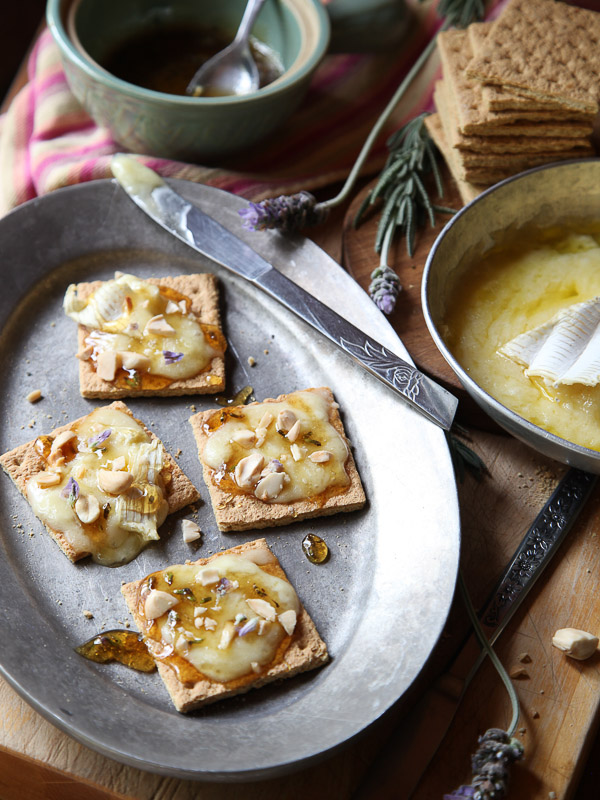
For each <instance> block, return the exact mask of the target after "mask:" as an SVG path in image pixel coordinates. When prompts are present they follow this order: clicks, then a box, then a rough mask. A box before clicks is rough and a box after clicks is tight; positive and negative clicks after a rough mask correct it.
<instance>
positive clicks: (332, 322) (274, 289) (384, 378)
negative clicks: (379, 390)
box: [253, 270, 458, 430]
mask: <svg viewBox="0 0 600 800" xmlns="http://www.w3.org/2000/svg"><path fill="white" fill-rule="evenodd" d="M253 282H254V283H256V284H257V285H258V286H260V287H261V288H262V289H263V290H264V291H265V292H267V294H270V295H271V296H272V297H274V298H275V299H276V300H278V301H279V302H280V303H282V304H283V305H284V306H286V308H289V309H290V311H293V312H294V313H295V314H296V315H297V316H299V317H300V319H302V320H304V322H307V323H308V324H309V325H312V327H313V328H315V329H316V330H317V331H319V332H320V333H322V334H323V335H324V336H326V337H327V338H328V339H329V341H331V342H333V344H335V345H337V347H339V348H340V350H343V351H344V352H345V353H347V354H348V355H349V356H351V357H352V358H353V359H354V360H355V361H357V362H358V363H359V364H360V365H361V366H362V367H363V368H364V369H366V370H367V371H368V372H370V373H371V374H372V375H374V376H375V377H376V378H378V379H379V380H380V381H381V382H382V383H385V384H386V386H389V388H390V389H393V390H394V391H395V392H396V393H397V394H399V395H400V396H401V397H402V398H403V399H404V400H406V401H407V402H408V403H410V404H411V405H412V406H413V407H414V408H416V409H417V410H418V411H420V412H421V413H422V414H423V415H424V416H426V417H427V418H428V419H430V420H431V421H432V422H435V423H436V424H437V425H439V426H440V427H441V428H443V429H444V430H450V427H451V425H452V421H453V419H454V414H455V413H456V406H457V404H458V400H457V399H456V397H454V395H452V394H450V392H447V391H446V389H444V388H442V387H441V386H440V385H439V384H437V383H435V381H432V380H431V378H428V377H427V375H424V374H423V373H422V372H420V371H419V370H418V369H416V368H415V367H413V366H412V365H411V364H408V363H407V362H406V361H403V360H402V359H401V358H398V356H396V355H395V354H394V353H392V352H391V351H390V350H388V349H387V348H386V347H384V346H383V345H382V344H380V343H379V342H377V341H376V340H375V339H372V338H371V337H370V336H367V334H366V333H364V332H363V331H361V330H359V328H356V327H355V326H354V325H352V323H350V322H348V321H347V320H345V319H344V318H343V317H340V315H339V314H337V313H336V312H335V311H333V310H332V309H331V308H329V307H328V306H326V305H324V304H323V303H321V302H320V301H319V300H317V298H316V297H313V296H312V295H311V294H309V293H308V292H306V291H304V289H302V288H301V287H300V286H298V284H296V283H294V282H293V281H291V280H289V278H287V277H286V276H285V275H283V274H282V273H281V272H277V270H270V271H269V272H267V273H265V274H264V275H260V276H257V277H256V278H255V279H254V280H253Z"/></svg>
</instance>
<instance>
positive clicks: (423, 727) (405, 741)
mask: <svg viewBox="0 0 600 800" xmlns="http://www.w3.org/2000/svg"><path fill="white" fill-rule="evenodd" d="M597 481H598V476H597V475H592V474H591V473H589V472H584V471H583V470H579V469H570V470H569V471H568V472H567V473H566V474H565V475H564V476H563V478H562V479H561V481H560V482H559V484H558V486H557V487H556V489H555V490H554V492H553V493H552V495H551V497H550V498H549V500H548V501H547V502H546V503H545V504H544V507H543V508H542V510H541V511H540V512H539V514H538V515H537V517H536V518H535V520H534V522H533V523H532V525H531V526H530V527H529V529H528V530H527V532H526V534H525V536H524V537H523V539H522V540H521V543H520V544H519V546H518V547H517V549H516V551H515V553H514V554H513V556H512V557H511V558H510V560H509V561H508V564H507V566H506V568H505V570H504V573H503V575H502V577H501V578H500V580H499V581H498V583H497V584H496V587H495V589H494V590H493V591H492V593H491V595H490V598H489V600H488V602H487V603H486V604H485V605H484V607H483V610H482V611H481V612H480V614H479V617H480V621H481V626H482V628H483V630H484V632H485V634H486V636H487V637H488V641H489V642H490V644H493V643H494V642H495V641H496V640H497V639H498V637H499V636H500V635H501V633H502V632H503V631H504V629H505V628H506V626H507V625H508V623H509V622H510V620H511V619H512V618H513V616H514V615H515V613H516V612H517V610H518V609H519V608H520V606H521V605H522V603H523V602H524V600H525V598H526V597H527V595H528V593H529V592H530V591H531V589H532V587H533V586H534V585H535V583H536V581H537V580H538V579H539V578H540V576H541V574H542V573H543V571H544V569H545V568H546V567H547V566H548V564H549V563H550V561H551V560H552V558H553V557H554V555H555V553H556V552H557V550H558V548H559V547H560V545H561V544H562V542H563V541H564V539H565V537H566V536H567V534H568V533H569V531H570V530H571V528H572V527H573V524H574V523H575V521H576V519H577V517H578V516H579V513H580V512H581V510H582V509H583V507H584V506H585V504H586V502H587V500H588V498H589V496H590V495H591V493H592V490H593V488H594V486H595V485H596V483H597ZM485 658H486V654H485V652H483V651H482V650H481V649H480V647H479V644H478V642H477V641H476V639H475V637H474V636H472V637H471V638H470V639H469V640H468V641H467V644H466V645H465V646H464V647H462V648H461V650H460V652H459V654H458V656H456V657H455V659H454V661H453V662H452V664H451V665H450V667H448V668H447V669H446V670H445V671H444V673H443V674H442V675H441V676H440V677H439V678H438V679H437V680H436V682H435V683H434V685H433V686H432V687H431V688H430V689H428V690H427V691H426V692H425V693H424V694H423V696H422V697H421V699H420V700H419V701H418V702H417V703H416V704H415V706H414V708H413V709H412V710H411V711H410V712H409V714H408V715H406V716H403V717H402V722H401V726H400V727H398V728H397V729H396V730H395V731H394V732H393V733H392V735H391V737H390V738H389V740H388V741H387V742H386V744H385V746H384V747H383V749H382V750H381V751H380V753H379V754H378V755H377V756H376V758H375V760H374V761H373V762H372V763H371V764H370V765H369V768H368V771H367V772H366V774H365V776H364V777H363V780H362V781H361V783H360V785H359V787H358V788H357V790H356V792H355V793H354V794H353V795H352V800H375V798H376V799H377V800H397V798H400V797H401V798H405V799H406V800H408V799H409V798H410V797H411V796H412V794H413V792H414V791H415V789H416V788H417V785H418V783H419V781H420V779H421V777H422V775H423V774H424V772H425V770H426V769H427V766H428V765H429V763H430V762H431V760H432V759H433V757H434V755H435V753H436V752H437V750H438V748H439V746H440V744H441V743H442V741H443V739H444V737H445V735H446V733H447V731H448V729H449V727H450V724H451V722H452V720H453V719H454V715H455V713H456V711H457V709H458V707H459V705H460V702H461V700H462V698H463V696H464V694H465V692H466V690H467V687H468V686H469V683H470V682H471V680H472V679H473V677H474V676H475V674H476V672H477V670H478V669H479V667H480V666H481V664H482V663H483V662H484V661H485Z"/></svg>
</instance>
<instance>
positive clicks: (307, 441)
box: [202, 390, 350, 503]
mask: <svg viewBox="0 0 600 800" xmlns="http://www.w3.org/2000/svg"><path fill="white" fill-rule="evenodd" d="M284 410H291V411H292V412H293V413H294V414H295V416H296V417H297V419H299V420H300V424H301V433H300V435H299V437H298V439H297V440H296V442H295V443H291V442H290V441H289V440H288V439H287V437H286V436H282V435H281V433H278V432H277V416H278V414H279V412H280V411H284ZM265 412H268V413H270V414H272V415H273V421H272V422H271V424H270V425H269V427H268V428H267V435H266V438H265V441H264V443H263V444H262V445H261V446H260V447H258V446H254V447H251V448H249V449H246V448H244V447H242V446H240V445H239V444H237V443H236V442H235V441H234V439H233V438H232V437H233V436H234V434H235V433H236V432H239V431H256V429H257V428H258V426H259V423H260V422H261V420H262V418H263V416H264V414H265ZM219 415H221V416H222V417H223V419H224V422H223V423H222V424H219V425H218V427H217V428H216V429H215V430H213V431H210V432H209V438H208V442H207V444H206V448H205V450H204V453H203V455H202V458H203V461H204V462H205V463H206V464H208V466H209V467H211V469H213V470H214V471H215V480H216V481H217V482H219V483H221V488H223V489H224V490H226V491H227V490H228V489H233V490H234V491H235V490H237V491H238V492H239V491H241V490H240V489H239V487H238V486H237V484H235V481H234V479H233V477H232V472H233V470H234V469H235V467H236V465H237V464H238V462H239V461H240V460H241V459H242V458H245V457H246V456H249V455H251V454H252V453H260V454H261V455H262V456H264V463H265V466H266V465H267V464H268V463H269V462H270V461H271V460H273V459H275V460H277V461H279V462H280V463H281V464H282V466H283V469H284V471H285V473H286V475H288V476H289V478H290V480H289V481H288V482H286V483H285V484H284V486H283V489H282V491H281V492H280V494H278V495H277V497H276V498H274V499H273V500H271V501H270V502H275V503H290V502H293V501H295V500H302V499H306V498H312V497H316V496H317V495H321V494H323V493H324V492H326V491H327V490H331V489H333V488H335V487H342V488H343V487H345V486H348V484H349V483H350V479H349V477H348V474H347V473H346V470H345V468H344V465H345V463H346V459H347V458H348V448H347V446H346V443H345V442H344V440H343V439H342V437H341V436H340V434H339V433H338V432H337V431H336V429H335V428H334V427H333V425H331V423H330V422H329V402H328V399H327V398H326V397H324V396H323V395H322V394H321V393H320V392H319V391H317V390H315V391H301V392H295V393H293V394H290V395H288V398H287V400H285V402H282V403H259V404H257V405H251V406H243V407H238V408H235V409H232V410H231V411H225V412H215V418H216V419H217V420H218V419H220V416H219ZM209 427H210V426H209ZM292 444H295V445H297V447H298V450H299V454H300V458H299V460H295V459H294V456H293V453H292ZM320 450H326V451H328V452H329V453H331V454H332V456H333V457H332V458H331V459H330V460H329V461H327V462H321V463H314V462H313V461H311V460H310V458H309V457H308V456H309V455H310V454H311V453H314V452H316V451H320ZM296 452H297V453H298V451H296ZM224 478H225V479H226V480H224ZM249 492H250V493H253V490H249Z"/></svg>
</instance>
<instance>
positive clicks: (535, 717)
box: [531, 711, 540, 719]
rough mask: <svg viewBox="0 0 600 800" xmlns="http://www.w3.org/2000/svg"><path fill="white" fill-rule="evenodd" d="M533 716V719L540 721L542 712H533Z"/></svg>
mask: <svg viewBox="0 0 600 800" xmlns="http://www.w3.org/2000/svg"><path fill="white" fill-rule="evenodd" d="M531 716H532V717H533V719H539V718H540V712H539V711H533V712H532V714H531Z"/></svg>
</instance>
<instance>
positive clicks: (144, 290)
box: [63, 274, 219, 380]
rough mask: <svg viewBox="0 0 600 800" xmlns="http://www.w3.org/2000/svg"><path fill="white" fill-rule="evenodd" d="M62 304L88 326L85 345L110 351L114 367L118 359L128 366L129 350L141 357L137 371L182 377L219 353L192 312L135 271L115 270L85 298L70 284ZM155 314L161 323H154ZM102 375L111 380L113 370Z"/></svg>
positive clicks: (202, 368) (194, 371)
mask: <svg viewBox="0 0 600 800" xmlns="http://www.w3.org/2000/svg"><path fill="white" fill-rule="evenodd" d="M63 306H64V310H65V313H66V314H67V316H68V317H70V318H71V319H73V320H74V321H75V322H78V323H80V324H81V325H85V326H86V327H87V328H89V329H90V333H89V335H88V336H87V337H86V344H87V345H92V347H93V348H94V351H95V352H96V354H97V356H98V355H99V354H103V353H108V352H110V353H111V354H114V355H115V358H116V362H117V363H116V367H117V368H118V366H120V365H121V364H122V365H123V367H124V368H125V369H129V367H127V366H126V364H127V363H128V355H127V354H128V353H131V357H132V358H133V356H134V355H139V356H141V357H142V360H141V361H140V362H139V364H144V365H145V366H144V368H142V366H139V364H138V367H137V369H138V371H140V372H148V373H150V374H151V375H161V376H163V377H166V378H170V379H171V380H184V379H186V378H191V377H193V376H195V375H198V374H199V373H200V372H202V371H203V370H204V369H206V368H207V367H208V366H209V365H210V363H211V361H212V359H213V358H215V356H217V355H219V353H218V352H217V351H216V350H215V349H214V347H212V346H211V344H210V343H209V342H208V340H207V338H206V336H205V334H204V331H203V330H202V327H201V325H200V323H199V322H198V320H197V319H196V317H195V316H194V315H193V314H188V313H187V311H186V310H184V309H183V307H181V306H180V305H179V304H177V303H173V301H172V300H169V299H168V298H167V297H165V296H164V295H163V294H161V292H160V290H159V287H158V286H156V285H155V284H152V283H148V282H147V281H144V280H141V279H140V278H137V277H136V276H135V275H124V274H120V275H119V276H118V277H116V278H115V279H114V280H111V281H105V282H104V283H103V284H102V286H100V287H99V288H98V289H97V290H96V291H95V292H93V293H92V294H91V295H90V297H88V298H87V300H85V301H81V300H80V299H79V298H78V296H77V287H76V285H75V284H71V286H69V288H68V289H67V293H66V294H65V298H64V303H63ZM167 308H168V309H169V311H167ZM158 318H160V319H161V322H162V325H157V323H156V320H157V319H158ZM165 353H171V354H174V355H173V356H170V355H169V356H165ZM180 356H181V357H180ZM98 363H99V361H98ZM107 380H114V374H113V376H112V378H111V377H108V378H107Z"/></svg>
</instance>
